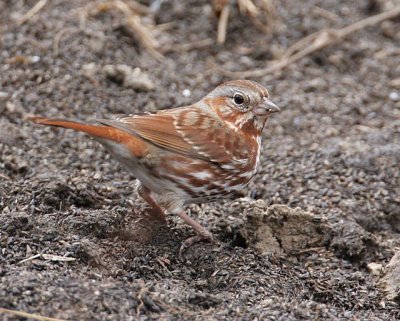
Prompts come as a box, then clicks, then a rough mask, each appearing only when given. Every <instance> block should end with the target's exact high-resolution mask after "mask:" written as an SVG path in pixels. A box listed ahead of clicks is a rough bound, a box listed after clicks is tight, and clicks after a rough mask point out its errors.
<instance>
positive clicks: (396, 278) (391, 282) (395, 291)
mask: <svg viewBox="0 0 400 321" xmlns="http://www.w3.org/2000/svg"><path fill="white" fill-rule="evenodd" d="M378 286H379V287H380V288H381V289H382V291H383V292H384V294H385V296H386V298H387V299H388V300H390V301H397V302H399V301H400V251H397V252H396V254H395V255H394V256H393V257H392V259H391V260H390V262H389V263H388V265H386V267H385V271H384V275H383V277H382V278H381V279H380V280H379V282H378Z"/></svg>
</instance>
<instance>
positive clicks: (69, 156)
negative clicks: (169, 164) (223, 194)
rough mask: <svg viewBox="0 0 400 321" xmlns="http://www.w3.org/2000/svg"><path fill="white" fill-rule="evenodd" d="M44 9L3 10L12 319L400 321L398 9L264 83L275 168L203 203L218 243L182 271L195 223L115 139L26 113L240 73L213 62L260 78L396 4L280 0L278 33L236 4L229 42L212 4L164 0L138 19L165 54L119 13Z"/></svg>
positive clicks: (120, 106) (3, 163) (3, 218)
mask: <svg viewBox="0 0 400 321" xmlns="http://www.w3.org/2000/svg"><path fill="white" fill-rule="evenodd" d="M43 3H44V6H43V7H42V8H41V9H40V10H39V11H38V12H37V13H36V14H34V15H32V16H31V17H28V18H26V19H25V18H24V14H25V13H27V12H29V10H30V9H31V8H32V7H34V5H35V4H37V1H33V0H32V1H31V0H29V1H22V0H18V1H0V68H1V69H0V308H7V309H12V310H18V311H25V312H29V313H34V314H37V315H42V316H48V317H53V318H59V319H63V320H139V319H140V320H396V319H399V318H400V309H399V305H398V301H399V296H398V295H396V293H395V294H394V295H393V296H392V297H391V300H389V299H388V296H387V294H386V292H385V291H384V286H383V287H382V286H380V276H381V275H382V273H384V272H382V268H384V267H385V266H386V264H387V263H388V262H389V260H390V259H391V258H392V256H393V255H394V254H395V252H396V251H398V250H399V247H400V240H399V235H400V165H399V164H400V51H399V44H400V20H399V19H400V18H399V17H398V18H395V19H390V20H386V21H384V22H382V23H379V24H377V25H375V26H373V27H368V28H364V29H362V30H360V31H358V32H356V33H354V34H352V35H350V36H349V37H348V38H346V39H344V40H341V41H339V42H338V43H336V44H333V45H332V46H328V47H327V48H324V49H322V50H319V51H317V52H315V53H313V54H311V55H308V56H306V57H305V58H303V59H301V60H299V61H297V62H296V63H293V64H291V65H289V66H288V67H287V68H286V69H284V70H281V71H278V72H275V73H272V74H267V75H264V76H261V77H258V78H255V80H257V81H259V82H260V83H262V84H263V85H265V86H266V87H267V88H268V89H269V91H270V95H271V97H272V100H273V101H274V102H275V103H276V104H277V105H278V106H280V107H281V109H282V112H281V113H279V114H275V115H273V117H271V119H270V120H269V122H268V124H267V127H266V129H265V131H264V134H263V149H262V159H261V165H260V169H259V173H258V175H257V176H256V179H255V180H254V181H253V182H252V183H251V184H250V186H249V188H248V189H247V190H245V191H243V195H242V198H239V199H237V200H221V201H220V202H218V203H217V204H206V205H202V206H190V207H189V209H188V210H189V211H190V215H192V216H193V217H194V218H196V219H197V220H198V221H199V222H200V223H201V224H203V225H204V226H207V227H208V228H209V229H210V230H211V231H212V232H213V233H214V235H215V236H216V238H217V239H218V241H220V244H218V245H213V244H197V245H195V246H194V247H193V248H191V249H189V250H188V252H187V253H186V254H185V255H184V257H183V260H179V258H178V256H177V253H178V249H179V246H180V244H181V241H182V240H184V239H185V238H187V237H188V236H190V235H192V234H193V231H192V230H191V229H190V228H189V227H188V226H186V225H185V224H183V223H182V222H181V221H180V220H179V219H177V218H176V217H169V218H168V226H164V225H161V224H159V222H152V221H150V219H149V218H148V217H147V216H146V215H144V214H143V213H145V214H146V213H147V211H148V209H147V208H146V207H145V205H144V204H143V202H142V201H141V200H139V199H137V197H136V194H135V193H134V177H132V175H131V174H130V173H128V172H127V171H126V170H125V169H124V168H122V167H121V166H120V165H119V164H117V162H116V161H114V160H112V159H111V158H110V156H109V155H108V154H107V153H106V152H105V151H104V150H103V149H102V147H101V146H99V145H98V144H97V143H96V142H94V141H92V140H90V139H88V138H87V137H84V136H83V135H81V134H77V133H74V132H71V131H65V130H59V129H54V128H47V127H41V126H37V125H34V124H32V123H30V122H28V121H26V117H27V116H29V115H42V116H49V117H65V118H70V119H80V120H82V121H92V120H93V119H94V118H96V117H102V118H106V117H113V116H116V115H119V114H130V113H135V112H141V111H154V110H157V109H164V108H172V107H177V106H181V105H186V104H190V103H193V102H195V101H197V100H198V99H200V98H201V97H202V96H204V95H205V94H206V93H207V92H208V91H209V90H211V89H213V88H214V87H215V86H216V85H218V84H219V83H221V82H222V81H225V80H228V79H230V78H229V77H227V76H224V73H223V72H221V70H220V68H217V66H219V67H222V68H224V69H225V70H230V71H240V70H247V69H254V68H263V67H265V66H266V64H267V62H271V61H276V60H278V59H279V58H280V57H282V55H283V53H284V52H285V50H286V49H287V48H288V47H290V46H291V45H292V44H293V43H295V42H296V41H298V40H300V39H301V38H303V37H305V36H307V35H309V34H311V33H313V32H316V31H318V30H321V29H324V28H341V27H344V26H346V25H348V24H351V23H354V22H356V21H358V20H361V19H364V18H367V17H368V16H372V15H375V14H378V13H380V12H383V11H385V10H390V9H391V8H393V7H394V6H395V5H397V6H398V5H399V3H398V2H397V1H384V0H368V1H344V0H340V1H337V0H325V1H322V0H307V1H289V0H280V1H277V0H276V1H275V2H274V8H275V11H274V12H270V13H268V15H267V16H266V19H267V21H269V22H268V26H269V27H268V31H267V32H265V30H260V26H259V25H257V23H254V21H253V19H251V18H249V17H248V16H246V15H244V14H239V12H238V9H237V7H236V6H234V5H232V8H231V12H230V18H229V23H228V27H227V33H226V41H225V44H223V45H217V44H216V41H215V39H216V37H217V23H218V19H217V18H216V16H215V14H214V11H213V9H212V6H211V5H210V2H209V1H206V0H202V1H200V0H193V1H192V0H190V1H178V0H175V1H174V0H170V1H153V4H152V9H153V11H152V12H150V13H149V12H146V13H143V15H142V18H141V23H142V24H143V25H144V26H146V28H147V30H148V31H149V32H150V33H149V35H151V37H152V38H151V39H150V42H151V41H157V42H158V44H157V49H156V51H152V49H151V48H150V47H151V44H150V47H148V48H146V47H145V46H144V43H143V39H141V38H140V36H138V34H135V33H134V32H132V29H131V28H130V25H129V23H127V20H126V16H125V15H124V12H123V10H122V11H121V10H115V8H114V9H113V8H110V7H109V6H107V5H106V4H104V3H105V2H101V1H83V0H72V1H65V0H51V1H47V3H46V2H43ZM120 3H121V2H120ZM123 3H128V4H129V3H131V4H132V3H133V2H130V1H125V2H123ZM142 4H143V5H145V6H146V8H149V5H151V4H150V3H147V2H145V1H144V2H142ZM157 5H158V6H159V7H158V8H157ZM24 19H25V20H24ZM268 19H269V20H268ZM149 48H150V49H149ZM161 54H162V56H161ZM117 65H125V66H122V67H121V66H119V67H118V66H117ZM135 68H140V70H139V69H136V70H135ZM129 77H130V78H129ZM137 79H140V82H139V84H138V83H136V82H135V81H136V80H137ZM371 263H375V264H376V265H374V264H371ZM389 282H392V283H393V282H395V281H393V280H392V281H389ZM397 291H398V290H397ZM397 294H398V293H397ZM396 300H397V301H396ZM0 319H1V320H25V318H22V317H17V316H15V315H13V314H7V313H0Z"/></svg>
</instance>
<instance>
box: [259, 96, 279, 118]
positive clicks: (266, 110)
mask: <svg viewBox="0 0 400 321" xmlns="http://www.w3.org/2000/svg"><path fill="white" fill-rule="evenodd" d="M278 111H281V109H280V108H279V107H278V106H277V105H275V104H274V103H273V102H272V101H270V100H269V99H268V98H265V97H264V99H263V101H262V102H261V103H260V104H259V105H258V106H256V107H255V108H254V110H253V112H254V114H256V115H258V116H266V115H269V114H272V113H276V112H278Z"/></svg>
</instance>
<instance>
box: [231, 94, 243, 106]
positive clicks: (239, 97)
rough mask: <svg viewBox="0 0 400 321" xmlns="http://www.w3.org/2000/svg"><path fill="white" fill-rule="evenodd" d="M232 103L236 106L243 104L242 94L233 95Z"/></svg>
mask: <svg viewBox="0 0 400 321" xmlns="http://www.w3.org/2000/svg"><path fill="white" fill-rule="evenodd" d="M233 101H234V102H235V104H236V105H242V104H243V103H244V97H243V95H242V94H235V95H234V96H233Z"/></svg>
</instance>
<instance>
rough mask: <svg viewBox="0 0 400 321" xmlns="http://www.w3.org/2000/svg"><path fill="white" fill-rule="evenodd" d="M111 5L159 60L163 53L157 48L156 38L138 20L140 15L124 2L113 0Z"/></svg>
mask: <svg viewBox="0 0 400 321" xmlns="http://www.w3.org/2000/svg"><path fill="white" fill-rule="evenodd" d="M112 4H113V7H114V8H116V9H118V10H119V11H121V12H122V13H123V14H124V15H125V18H126V22H127V24H128V26H129V27H130V28H131V29H132V31H133V32H134V34H135V36H137V37H138V39H139V41H140V42H141V44H142V45H143V46H144V47H145V48H146V50H147V51H148V52H149V53H150V54H151V55H152V56H153V57H154V58H156V59H158V60H161V59H162V58H163V55H162V54H161V53H160V52H159V51H158V50H157V48H158V47H159V45H158V42H157V40H156V39H155V38H154V37H153V36H152V34H151V32H150V30H148V28H146V27H145V26H144V25H143V24H142V23H141V21H140V16H139V15H138V14H137V13H136V12H135V11H134V10H133V9H132V8H131V7H130V6H128V5H127V4H126V3H125V2H123V1H121V0H114V1H113V2H112Z"/></svg>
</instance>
